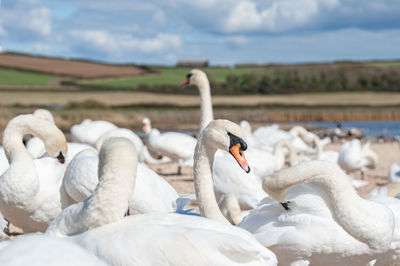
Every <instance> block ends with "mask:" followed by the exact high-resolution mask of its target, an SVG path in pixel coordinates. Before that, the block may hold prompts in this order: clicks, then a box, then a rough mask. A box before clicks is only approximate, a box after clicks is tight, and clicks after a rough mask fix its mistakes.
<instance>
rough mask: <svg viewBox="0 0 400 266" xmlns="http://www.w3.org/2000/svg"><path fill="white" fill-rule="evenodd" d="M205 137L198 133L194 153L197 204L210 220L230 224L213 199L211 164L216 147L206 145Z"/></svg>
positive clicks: (202, 213)
mask: <svg viewBox="0 0 400 266" xmlns="http://www.w3.org/2000/svg"><path fill="white" fill-rule="evenodd" d="M207 144H208V143H207V142H206V139H205V138H203V134H200V136H199V140H198V142H197V146H196V149H195V154H194V167H193V174H194V188H195V191H196V198H197V202H198V204H199V209H200V214H201V216H203V217H207V218H209V219H211V220H214V221H218V222H220V223H223V224H230V223H229V222H228V220H226V218H225V217H224V216H223V215H222V213H221V211H220V209H219V207H218V204H217V200H216V199H215V194H214V187H213V180H212V165H213V162H214V155H215V152H216V150H217V149H216V148H210V147H207V146H210V145H207Z"/></svg>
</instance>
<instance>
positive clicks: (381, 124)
mask: <svg viewBox="0 0 400 266" xmlns="http://www.w3.org/2000/svg"><path fill="white" fill-rule="evenodd" d="M303 124H305V125H312V126H318V127H325V128H336V123H334V122H303ZM341 124H342V128H343V129H350V128H352V127H355V128H359V129H361V130H362V131H363V132H364V135H365V136H367V137H377V136H386V137H392V138H393V137H395V136H400V121H362V122H360V121H354V122H350V121H349V122H342V123H341Z"/></svg>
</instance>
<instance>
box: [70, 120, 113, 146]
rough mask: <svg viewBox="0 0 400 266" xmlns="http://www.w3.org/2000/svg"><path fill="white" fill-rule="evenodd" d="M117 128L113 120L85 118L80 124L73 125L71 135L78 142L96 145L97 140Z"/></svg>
mask: <svg viewBox="0 0 400 266" xmlns="http://www.w3.org/2000/svg"><path fill="white" fill-rule="evenodd" d="M114 129H117V126H116V125H114V124H113V123H111V122H108V121H103V120H97V121H92V120H90V119H85V120H84V121H82V123H80V124H79V125H74V126H72V127H71V137H72V139H73V140H74V141H76V142H81V143H86V144H89V145H92V146H95V145H96V142H97V140H98V139H99V138H100V137H101V136H102V135H103V134H105V133H107V132H108V131H110V130H114Z"/></svg>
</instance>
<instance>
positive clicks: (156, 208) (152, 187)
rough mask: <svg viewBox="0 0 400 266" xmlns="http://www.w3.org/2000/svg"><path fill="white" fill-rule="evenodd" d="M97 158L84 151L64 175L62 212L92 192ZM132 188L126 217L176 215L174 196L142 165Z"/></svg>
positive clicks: (138, 168) (91, 153) (163, 182)
mask: <svg viewBox="0 0 400 266" xmlns="http://www.w3.org/2000/svg"><path fill="white" fill-rule="evenodd" d="M98 164H99V156H98V153H97V152H96V151H92V150H84V151H81V152H80V153H78V154H77V155H76V156H75V157H74V159H73V160H72V161H71V163H70V165H69V166H68V167H67V170H66V171H65V176H64V181H63V186H64V188H65V191H66V193H67V194H68V196H69V197H70V200H69V201H66V202H63V208H65V207H67V206H69V205H71V204H73V203H77V202H81V201H83V200H84V199H86V198H87V197H88V196H90V195H91V194H92V193H93V191H94V190H95V188H96V186H97V184H98V182H99V178H98V170H97V169H98ZM136 175H137V177H136V186H135V190H134V193H132V195H131V198H130V200H129V213H130V214H137V213H148V212H174V211H177V206H176V200H177V199H178V193H177V192H176V191H175V189H174V188H173V187H172V186H171V185H170V184H168V182H167V181H165V180H164V179H163V178H162V177H160V176H159V175H158V174H157V173H155V172H154V171H153V170H151V169H150V168H148V167H147V166H146V165H145V164H142V163H139V164H138V167H137V174H136Z"/></svg>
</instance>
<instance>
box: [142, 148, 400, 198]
mask: <svg viewBox="0 0 400 266" xmlns="http://www.w3.org/2000/svg"><path fill="white" fill-rule="evenodd" d="M341 145H342V143H334V144H329V145H327V146H326V147H325V150H334V151H338V150H339V149H340V146H341ZM371 148H372V150H374V151H375V152H376V153H377V154H378V157H379V163H378V166H377V167H376V168H375V169H367V170H366V172H365V176H364V179H365V180H367V181H368V182H369V184H368V185H366V186H364V187H361V188H358V189H357V191H358V193H359V194H360V196H361V197H363V198H367V197H368V196H369V194H370V192H371V191H372V190H373V189H375V188H383V187H387V188H388V193H389V195H390V196H395V195H396V194H397V193H400V183H389V182H388V179H387V177H388V174H389V167H390V165H391V164H392V163H394V162H400V145H399V144H398V143H397V142H385V143H378V142H375V143H371ZM150 168H152V169H153V170H154V171H156V172H157V173H158V174H160V175H161V176H162V177H163V178H165V180H167V181H168V182H169V183H170V184H171V185H172V186H173V187H174V188H175V189H176V191H177V192H178V193H179V194H187V193H194V186H193V169H192V167H184V168H183V169H182V170H183V171H182V173H183V174H182V175H177V174H176V173H177V169H178V166H177V164H175V163H166V164H154V165H150ZM350 175H352V176H353V177H354V178H355V179H361V175H360V172H354V173H350Z"/></svg>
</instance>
